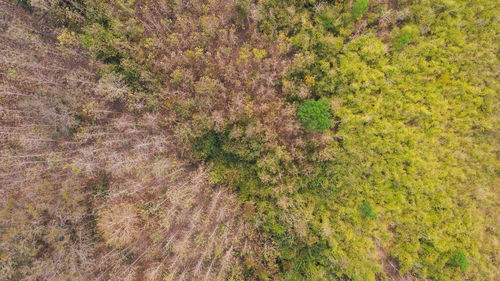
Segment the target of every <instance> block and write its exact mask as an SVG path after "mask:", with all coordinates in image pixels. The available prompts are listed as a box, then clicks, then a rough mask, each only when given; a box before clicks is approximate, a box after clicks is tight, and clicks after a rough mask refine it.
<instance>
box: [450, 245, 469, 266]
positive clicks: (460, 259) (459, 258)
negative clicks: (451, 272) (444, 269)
mask: <svg viewBox="0 0 500 281" xmlns="http://www.w3.org/2000/svg"><path fill="white" fill-rule="evenodd" d="M450 264H451V265H452V266H455V267H459V268H460V270H462V271H465V270H466V269H467V268H469V266H470V264H469V261H468V260H467V256H466V255H465V253H464V252H462V251H461V250H457V252H456V253H455V255H454V256H453V257H452V258H451V259H450Z"/></svg>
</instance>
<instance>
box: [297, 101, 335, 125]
mask: <svg viewBox="0 0 500 281" xmlns="http://www.w3.org/2000/svg"><path fill="white" fill-rule="evenodd" d="M329 109H330V105H329V104H328V102H327V101H326V100H323V99H321V100H317V101H316V100H312V99H311V100H307V101H305V102H303V103H302V104H301V105H300V106H299V109H298V112H297V116H299V119H300V121H301V122H302V125H303V126H304V128H305V129H306V130H308V131H313V132H322V131H324V130H326V129H329V128H331V127H332V120H331V116H330V113H329Z"/></svg>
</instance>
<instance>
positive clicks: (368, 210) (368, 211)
mask: <svg viewBox="0 0 500 281" xmlns="http://www.w3.org/2000/svg"><path fill="white" fill-rule="evenodd" d="M359 212H360V213H361V216H362V217H364V218H371V219H376V218H377V214H375V213H374V212H373V208H372V205H370V203H369V202H368V201H363V203H362V204H361V205H360V206H359Z"/></svg>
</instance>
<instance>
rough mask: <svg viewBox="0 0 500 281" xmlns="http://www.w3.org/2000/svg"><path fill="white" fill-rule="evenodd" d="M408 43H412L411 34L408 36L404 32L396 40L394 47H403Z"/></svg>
mask: <svg viewBox="0 0 500 281" xmlns="http://www.w3.org/2000/svg"><path fill="white" fill-rule="evenodd" d="M408 43H410V36H408V34H403V35H401V37H399V38H397V39H396V41H395V42H394V48H396V49H401V48H403V47H404V46H405V45H407V44H408Z"/></svg>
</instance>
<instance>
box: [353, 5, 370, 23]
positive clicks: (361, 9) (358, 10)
mask: <svg viewBox="0 0 500 281" xmlns="http://www.w3.org/2000/svg"><path fill="white" fill-rule="evenodd" d="M368 3H370V1H369V0H356V2H354V4H352V15H353V16H354V19H359V18H361V17H362V16H363V14H364V13H366V11H368Z"/></svg>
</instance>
